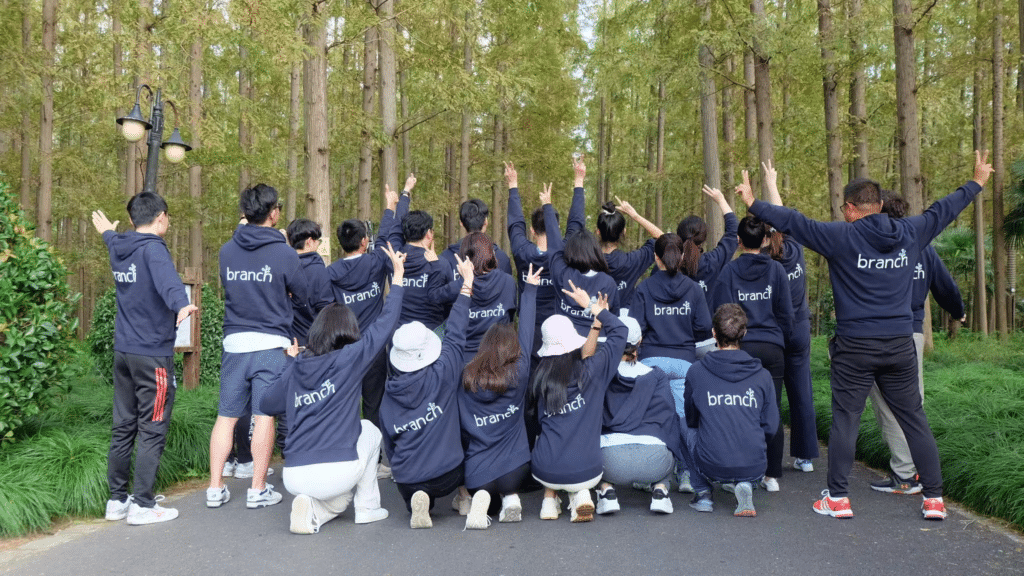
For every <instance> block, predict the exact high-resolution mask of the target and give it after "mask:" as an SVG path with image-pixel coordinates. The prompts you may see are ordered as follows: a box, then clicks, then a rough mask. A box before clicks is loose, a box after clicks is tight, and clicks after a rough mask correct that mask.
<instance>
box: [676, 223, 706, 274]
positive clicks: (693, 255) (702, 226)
mask: <svg viewBox="0 0 1024 576" xmlns="http://www.w3.org/2000/svg"><path fill="white" fill-rule="evenodd" d="M676 234H678V235H679V238H680V239H681V240H682V241H683V270H685V271H686V275H687V276H689V277H690V278H694V279H696V277H697V270H698V269H699V267H700V247H701V245H702V244H704V241H705V240H707V239H708V225H707V224H706V223H705V222H704V220H702V219H701V218H700V216H687V217H686V218H683V219H682V220H681V221H680V222H679V226H676Z"/></svg>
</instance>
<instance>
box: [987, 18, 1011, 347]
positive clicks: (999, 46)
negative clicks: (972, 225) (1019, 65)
mask: <svg viewBox="0 0 1024 576" xmlns="http://www.w3.org/2000/svg"><path fill="white" fill-rule="evenodd" d="M992 12H993V17H992V155H991V159H992V168H993V169H994V170H995V171H994V172H993V173H992V266H993V268H994V270H993V272H994V280H995V288H994V290H993V298H995V301H996V302H995V304H996V330H997V331H998V332H999V339H1000V340H1003V341H1005V340H1008V339H1009V337H1010V332H1009V323H1008V321H1007V320H1008V318H1009V315H1008V313H1007V307H1006V301H1007V292H1006V288H1007V282H1006V266H1007V262H1006V234H1005V233H1004V232H1003V182H1004V179H1005V175H1006V166H1005V162H1004V161H1003V155H1004V150H1003V87H1004V82H1005V77H1004V76H1003V73H1004V70H1003V66H1004V54H1003V50H1004V47H1003V15H1002V10H1001V9H1000V7H999V5H998V3H997V5H996V6H994V7H993V10H992Z"/></svg>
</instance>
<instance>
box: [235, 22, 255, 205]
mask: <svg viewBox="0 0 1024 576" xmlns="http://www.w3.org/2000/svg"><path fill="white" fill-rule="evenodd" d="M250 39H251V31H250V30H249V29H248V28H245V29H243V32H242V41H241V43H240V44H239V45H238V57H239V60H240V61H241V64H240V66H239V67H238V102H239V104H240V108H241V110H240V113H239V114H238V148H239V150H241V151H242V161H241V162H240V163H239V165H238V191H239V192H241V191H242V190H245V189H246V188H248V187H250V186H252V184H253V183H252V175H251V174H250V172H249V166H250V164H251V159H250V154H252V131H251V126H250V115H251V114H252V111H253V83H252V70H251V68H252V64H251V63H250V62H249V48H248V46H246V44H247V43H248V42H249V41H250Z"/></svg>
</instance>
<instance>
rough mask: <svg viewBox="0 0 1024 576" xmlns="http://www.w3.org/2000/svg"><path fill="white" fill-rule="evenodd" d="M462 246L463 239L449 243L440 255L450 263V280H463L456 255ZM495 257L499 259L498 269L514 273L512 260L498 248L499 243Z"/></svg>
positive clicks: (510, 273)
mask: <svg viewBox="0 0 1024 576" xmlns="http://www.w3.org/2000/svg"><path fill="white" fill-rule="evenodd" d="M461 247H462V240H461V239H460V240H459V241H458V242H456V243H454V244H449V245H448V247H447V248H445V249H444V252H441V254H439V255H438V258H439V259H441V260H444V261H445V262H447V263H448V270H449V272H450V273H451V276H449V277H448V280H462V277H461V276H459V272H458V268H457V267H458V265H459V263H458V262H457V261H456V260H455V255H456V254H458V253H459V249H460V248H461ZM494 259H495V260H497V261H498V270H501V271H502V272H504V273H506V274H508V275H509V276H511V275H512V262H511V261H509V259H508V254H505V251H504V250H502V249H501V248H498V245H497V244H495V245H494Z"/></svg>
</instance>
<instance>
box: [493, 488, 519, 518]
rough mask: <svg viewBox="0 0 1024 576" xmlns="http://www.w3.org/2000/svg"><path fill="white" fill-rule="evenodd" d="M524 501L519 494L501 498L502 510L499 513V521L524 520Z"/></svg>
mask: <svg viewBox="0 0 1024 576" xmlns="http://www.w3.org/2000/svg"><path fill="white" fill-rule="evenodd" d="M522 521H523V503H522V502H520V500H519V494H509V495H508V496H503V497H502V498H501V512H500V513H499V514H498V522H522Z"/></svg>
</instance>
